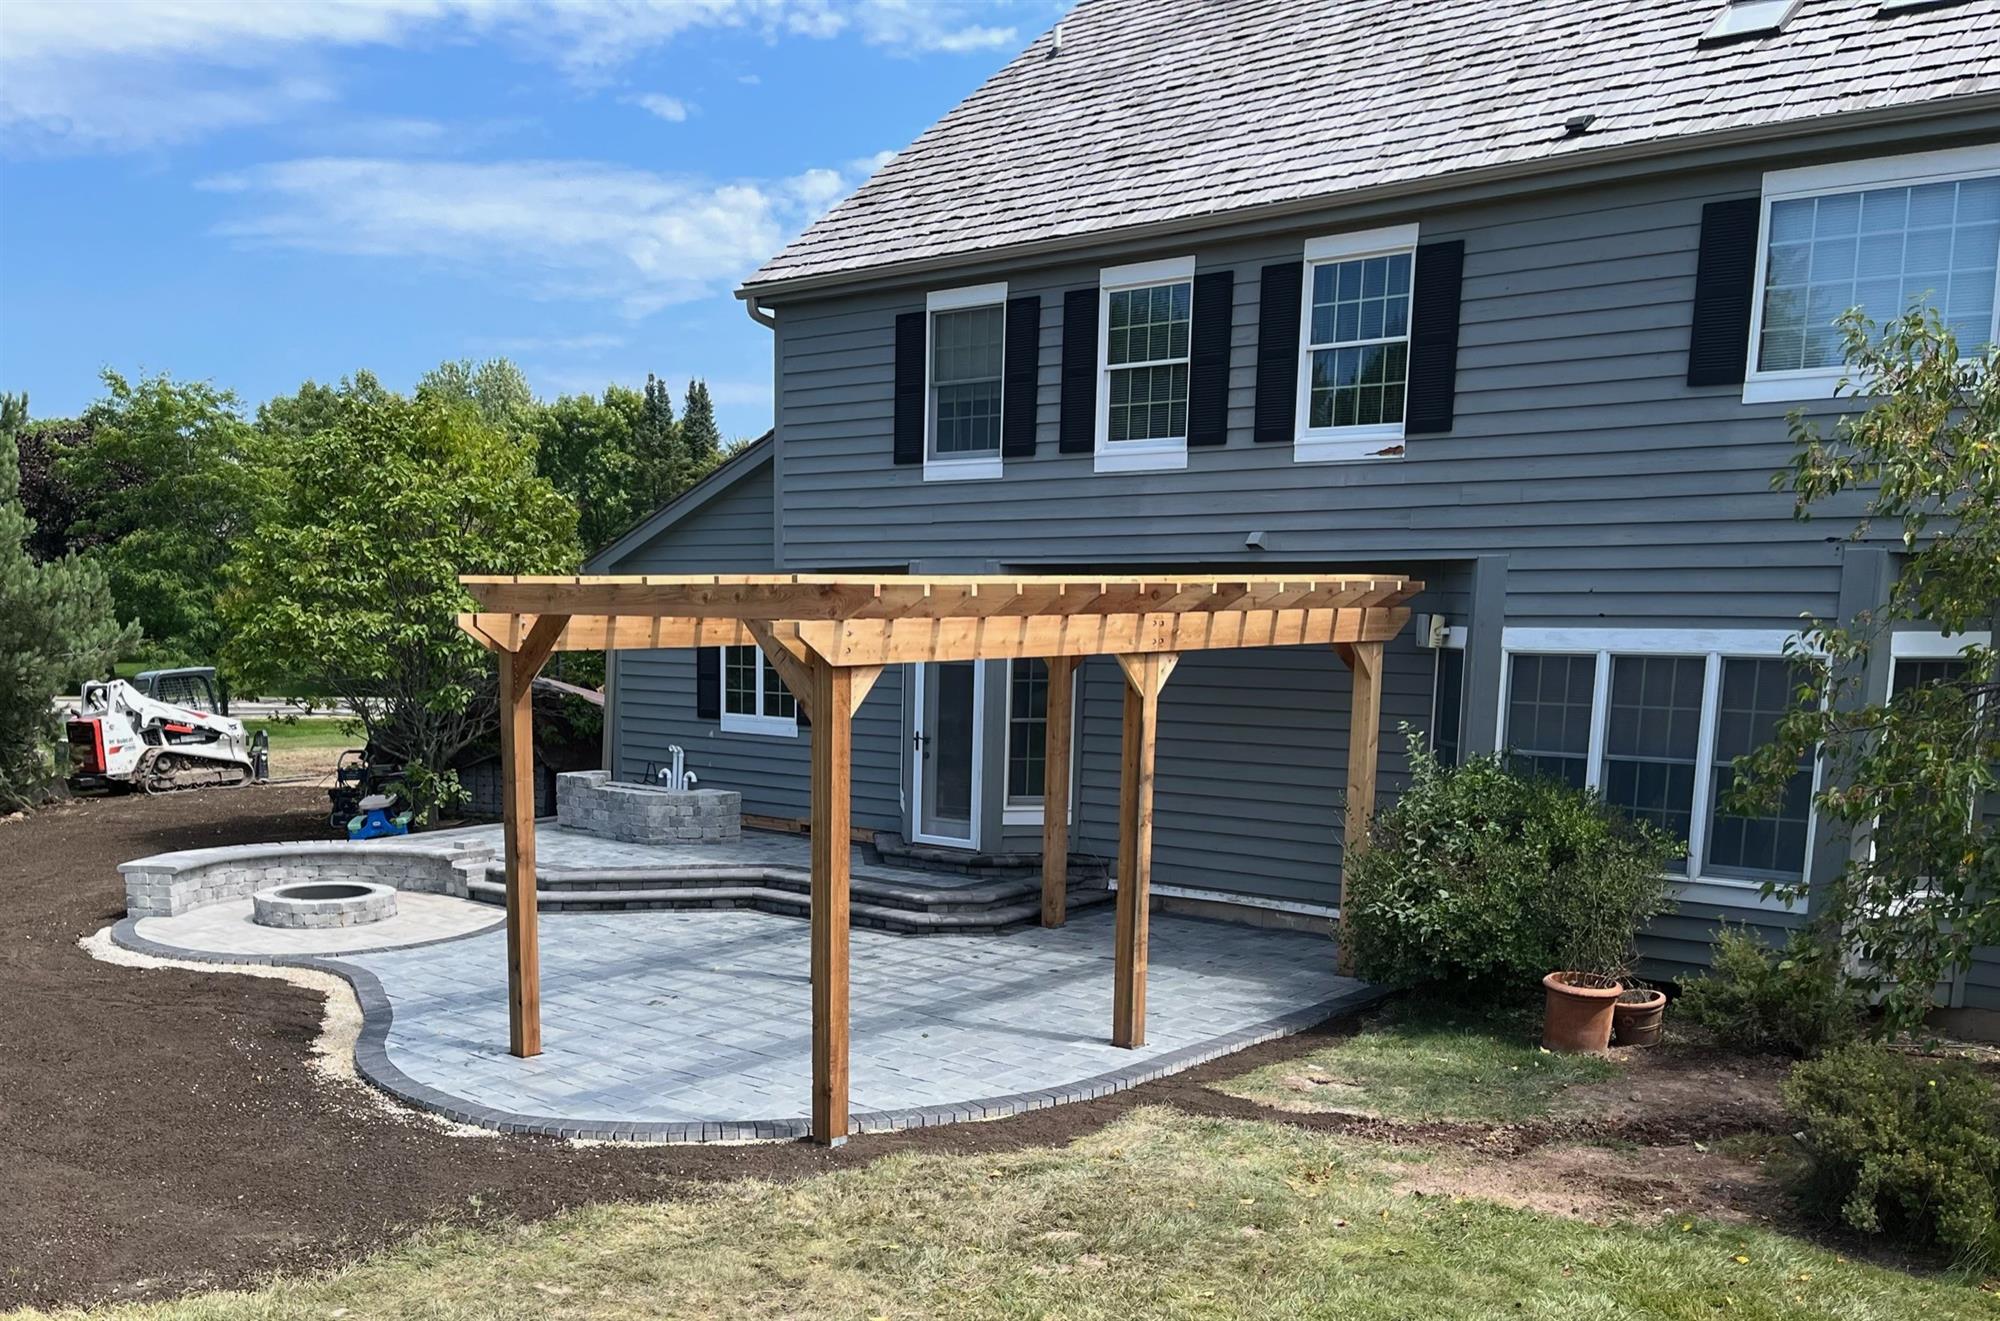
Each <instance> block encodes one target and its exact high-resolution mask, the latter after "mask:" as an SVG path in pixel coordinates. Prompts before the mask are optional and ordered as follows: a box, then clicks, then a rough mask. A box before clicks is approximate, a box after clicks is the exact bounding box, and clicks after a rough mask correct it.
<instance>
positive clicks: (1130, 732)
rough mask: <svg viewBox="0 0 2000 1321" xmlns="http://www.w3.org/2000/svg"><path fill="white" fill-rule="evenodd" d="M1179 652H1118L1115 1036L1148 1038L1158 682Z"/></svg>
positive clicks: (1130, 1043)
mask: <svg viewBox="0 0 2000 1321" xmlns="http://www.w3.org/2000/svg"><path fill="white" fill-rule="evenodd" d="M1179 662H1180V657H1178V656H1173V655H1161V654H1159V653H1149V654H1147V655H1143V656H1120V657H1119V658H1118V665H1119V668H1121V669H1123V670H1124V671H1125V722H1124V731H1123V753H1122V755H1121V756H1120V757H1119V773H1118V920H1117V934H1116V937H1115V940H1116V944H1115V949H1114V953H1113V959H1112V984H1111V1044H1112V1045H1114V1046H1126V1047H1136V1046H1143V1045H1145V1044H1146V939H1147V917H1148V908H1149V906H1150V904H1151V899H1152V893H1151V892H1152V883H1153V751H1154V742H1155V733H1156V731H1157V729H1158V726H1159V722H1160V690H1161V689H1162V688H1164V687H1165V686H1166V683H1167V678H1168V676H1169V675H1171V674H1172V673H1173V672H1174V666H1175V665H1177V664H1179Z"/></svg>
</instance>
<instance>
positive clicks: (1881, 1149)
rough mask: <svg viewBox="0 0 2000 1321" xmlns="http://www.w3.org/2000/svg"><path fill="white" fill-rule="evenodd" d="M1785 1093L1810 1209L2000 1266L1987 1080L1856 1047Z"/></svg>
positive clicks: (1999, 1161)
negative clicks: (1806, 1171) (1804, 1166)
mask: <svg viewBox="0 0 2000 1321" xmlns="http://www.w3.org/2000/svg"><path fill="white" fill-rule="evenodd" d="M1784 1097H1785V1108H1786V1109H1787V1110H1788V1111H1789V1112H1790V1114H1791V1116H1792V1118H1793V1120H1794V1122H1796V1123H1797V1124H1798V1125H1799V1129H1800V1132H1801V1133H1802V1135H1803V1137H1804V1139H1805V1145H1806V1154H1807V1157H1808V1159H1809V1160H1810V1161H1811V1174H1810V1175H1809V1177H1808V1179H1807V1182H1806V1184H1805V1185H1804V1187H1803V1189H1802V1193H1803V1201H1804V1205H1805V1207H1806V1209H1807V1210H1809V1211H1812V1212H1814V1213H1816V1214H1820V1215H1826V1216H1834V1215H1837V1216H1838V1218H1839V1219H1840V1220H1841V1221H1842V1222H1844V1223H1845V1224H1847V1225H1848V1226H1849V1227H1850V1228H1853V1229H1857V1230H1860V1231H1861V1232H1863V1233H1868V1234H1892V1235H1896V1236H1899V1237H1902V1238H1905V1239H1908V1240H1910V1241H1912V1242H1916V1243H1923V1244H1930V1245H1935V1246H1937V1247H1941V1248H1944V1249H1946V1250H1947V1251H1949V1252H1951V1253H1953V1254H1954V1255H1955V1256H1957V1257H1958V1258H1959V1259H1960V1260H1961V1262H1963V1263H1964V1264H1966V1265H1968V1266H1972V1267H1974V1268H1977V1269H1982V1270H1983V1269H1990V1268H1991V1267H1992V1266H1994V1265H1995V1264H1997V1263H2000V1125H1996V1115H1995V1112H1994V1108H1993V1089H1992V1087H1991V1086H1990V1085H1989V1084H1988V1083H1987V1082H1986V1080H1985V1079H1983V1078H1981V1077H1980V1076H1979V1074H1978V1073H1976V1072H1975V1071H1974V1070H1972V1069H1971V1068H1969V1067H1967V1066H1966V1065H1963V1064H1955V1063H1951V1062H1949V1061H1945V1060H1933V1059H1924V1058H1921V1057H1913V1056H1908V1055H1901V1054H1898V1053H1897V1052H1895V1051H1892V1050H1889V1049H1888V1048H1886V1047H1883V1046H1875V1045H1853V1046H1845V1047H1842V1048H1841V1049H1839V1050H1837V1051H1834V1052H1832V1053H1830V1054H1828V1055H1825V1056H1822V1057H1821V1058H1819V1059H1817V1060H1808V1061H1807V1062H1805V1063H1803V1064H1800V1065H1799V1066H1798V1067H1797V1068H1795V1069H1793V1070H1792V1076H1791V1077H1789V1078H1787V1079H1786V1080H1785V1085H1784Z"/></svg>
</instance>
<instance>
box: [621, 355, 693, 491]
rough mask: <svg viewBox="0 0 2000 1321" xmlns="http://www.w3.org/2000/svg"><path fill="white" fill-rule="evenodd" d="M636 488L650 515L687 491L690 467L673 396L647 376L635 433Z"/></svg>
mask: <svg viewBox="0 0 2000 1321" xmlns="http://www.w3.org/2000/svg"><path fill="white" fill-rule="evenodd" d="M632 458H633V462H634V465H635V468H636V472H635V474H634V476H635V480H634V483H633V485H634V486H635V488H636V489H637V491H638V492H639V493H640V494H641V495H643V497H644V499H643V500H642V501H641V508H642V509H644V510H645V511H646V512H648V513H650V512H652V511H653V510H655V509H658V508H659V507H660V506H661V505H663V504H665V503H666V502H667V501H669V500H671V499H673V498H674V497H675V496H676V495H678V494H680V492H681V490H682V489H683V488H684V487H686V485H687V482H688V478H687V464H686V462H685V459H684V457H683V453H682V449H681V430H680V428H679V427H678V426H676V425H675V424H674V397H673V392H672V391H670V390H668V389H667V383H666V382H665V381H662V380H660V379H659V378H658V377H656V376H654V375H653V374H652V373H651V372H647V373H646V392H645V395H644V397H643V401H642V406H641V407H640V409H639V421H638V424H637V425H636V426H635V427H633V429H632Z"/></svg>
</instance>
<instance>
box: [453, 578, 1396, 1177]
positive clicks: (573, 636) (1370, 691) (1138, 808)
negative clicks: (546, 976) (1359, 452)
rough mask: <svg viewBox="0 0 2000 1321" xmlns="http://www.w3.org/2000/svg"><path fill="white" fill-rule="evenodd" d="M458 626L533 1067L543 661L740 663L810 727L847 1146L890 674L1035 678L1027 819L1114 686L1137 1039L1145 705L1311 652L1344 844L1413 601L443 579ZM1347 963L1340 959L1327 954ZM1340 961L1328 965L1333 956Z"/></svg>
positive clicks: (826, 998)
mask: <svg viewBox="0 0 2000 1321" xmlns="http://www.w3.org/2000/svg"><path fill="white" fill-rule="evenodd" d="M460 582H461V583H463V584H464V586H465V589H466V591H467V592H469V593H470V594H471V595H472V597H473V599H474V600H475V601H476V602H477V603H478V605H479V607H480V608H479V611H478V612H476V613H468V614H464V615H461V616H459V626H460V628H462V629H463V630H464V631H465V632H466V633H467V634H469V635H470V636H471V637H473V638H475V639H477V640H478V641H479V642H480V643H481V645H483V646H485V647H487V648H488V649H490V650H492V651H495V652H497V653H499V656H500V679H501V684H500V707H501V722H500V730H501V770H502V776H503V820H504V837H505V849H506V878H507V953H508V988H509V994H508V1008H509V1022H510V1025H511V1033H510V1043H509V1044H510V1048H511V1050H512V1051H513V1053H514V1054H515V1055H518V1056H528V1055H534V1054H538V1053H539V1052H540V1050H541V1024H540V969H539V963H538V957H537V944H536V909H535V820H534V787H533V765H532V752H531V749H532V746H533V739H532V737H531V716H530V701H531V696H530V694H531V691H532V683H533V680H534V677H535V674H536V673H537V672H538V671H539V670H540V668H541V666H542V665H543V663H544V662H545V661H546V660H547V659H548V657H549V655H550V654H551V653H552V652H555V651H596V650H605V651H617V650H633V649H671V648H685V647H716V646H756V647H758V648H759V649H760V650H762V652H763V653H764V655H766V656H768V657H769V658H770V660H771V664H772V668H774V669H775V670H777V672H778V675H779V677H780V678H782V679H783V680H784V682H785V686H786V687H787V688H788V689H789V690H790V691H791V693H792V696H793V697H794V698H795V699H796V700H797V701H798V703H799V705H800V706H801V707H803V708H804V709H805V711H806V713H807V714H808V715H809V716H810V717H811V720H812V734H811V755H812V891H811V921H812V940H811V945H812V986H813V1023H812V1036H813V1050H812V1067H813V1099H812V1132H813V1136H814V1138H815V1139H817V1140H819V1141H821V1142H829V1143H831V1142H840V1141H843V1140H845V1138H846V1134H847V1129H848V1111H847V1076H848V1012H847V986H848V870H849V856H848V839H849V812H850V798H851V795H852V789H853V785H852V729H853V720H854V713H855V712H856V711H857V710H858V709H859V708H860V706H861V703H862V701H863V700H865V699H866V697H867V695H868V692H869V690H870V689H871V688H872V687H873V686H874V683H875V681H876V679H878V678H879V677H880V676H881V673H882V670H883V668H884V667H885V666H889V665H907V664H922V663H927V662H933V661H981V660H1018V659H1025V658H1030V657H1040V658H1043V659H1046V660H1047V661H1048V663H1049V688H1048V696H1049V718H1048V720H1047V724H1046V728H1047V732H1046V738H1047V747H1046V749H1045V753H1046V756H1045V765H1046V768H1047V769H1046V772H1045V773H1046V775H1047V781H1046V783H1045V786H1044V789H1045V798H1046V800H1047V801H1049V802H1053V803H1058V804H1066V803H1067V802H1068V800H1069V796H1070V795H1069V784H1068V779H1069V770H1070V751H1069V750H1070V744H1071V741H1072V738H1073V730H1072V728H1071V723H1072V722H1071V718H1070V710H1071V707H1070V694H1071V693H1072V692H1073V691H1074V684H1075V674H1076V666H1077V664H1078V662H1079V661H1081V660H1082V659H1083V658H1084V657H1086V656H1105V655H1108V656H1115V657H1117V658H1118V662H1119V665H1120V667H1121V668H1122V669H1123V671H1124V675H1125V717H1124V720H1125V723H1124V738H1123V753H1122V756H1121V758H1120V765H1121V782H1120V793H1119V828H1118V905H1117V937H1116V940H1117V947H1116V951H1115V953H1116V958H1115V964H1114V969H1115V970H1114V974H1113V975H1114V978H1115V981H1114V986H1113V1009H1112V1026H1111V1038H1112V1040H1113V1042H1115V1043H1116V1044H1118V1045H1121V1046H1140V1045H1143V1044H1144V1043H1145V1039H1146V945H1147V912H1148V900H1149V892H1150V883H1151V872H1152V834H1153V775H1154V744H1155V736H1156V731H1157V728H1158V724H1159V701H1160V694H1161V691H1162V690H1163V689H1164V688H1165V686H1166V683H1167V680H1168V678H1169V677H1170V676H1171V675H1172V674H1173V671H1174V667H1175V665H1176V664H1178V662H1179V659H1180V657H1181V656H1182V655H1183V654H1185V653H1188V652H1194V651H1210V650H1220V649H1234V648H1245V647H1280V646H1314V645H1317V646H1325V647H1327V648H1329V649H1331V650H1333V651H1335V652H1336V654H1338V655H1339V656H1340V658H1341V660H1342V661H1344V662H1345V663H1346V664H1347V666H1348V668H1349V669H1350V670H1351V671H1352V673H1353V677H1354V683H1353V720H1352V722H1351V728H1350V735H1349V747H1348V758H1347V791H1348V802H1349V808H1348V813H1347V831H1346V841H1347V847H1348V849H1349V850H1353V849H1356V848H1359V847H1360V846H1361V844H1362V843H1363V841H1364V840H1365V838H1366V832H1367V826H1368V821H1369V819H1370V817H1371V815H1372V813H1373V810H1374V801H1375V767H1376V760H1377V756H1378V751H1379V749H1378V743H1379V736H1380V729H1379V725H1380V718H1381V698H1382V688H1381V685H1382V649H1383V644H1384V643H1386V642H1387V641H1388V640H1389V639H1391V638H1393V637H1394V636H1396V634H1397V633H1399V632H1401V631H1402V629H1403V628H1404V626H1405V625H1406V624H1407V623H1408V622H1409V616H1410V612H1409V609H1408V606H1407V605H1406V604H1405V603H1406V602H1407V601H1408V600H1409V599H1410V598H1411V597H1412V596H1414V595H1415V594H1416V593H1417V592H1418V591H1421V590H1422V588H1423V584H1422V583H1419V582H1415V581H1412V580H1410V579H1407V578H1402V577H1397V576H1392V575H1380V574H1338V573H1336V574H1328V575H1316V576H1311V577H1292V576H1288V577H1284V578H1275V577H1273V578H1206V577H1202V578H1195V577H1181V576H1157V577H1155V576H1140V577H1132V576H1119V575H1082V574H1079V575H1061V576H1047V575H1035V576H1019V575H964V574H947V575H922V576H918V575H837V574H711V575H703V576H696V577H656V576H642V577H624V576H595V577H570V578H561V577H535V578H526V577H488V576H468V577H464V578H461V579H460ZM1069 825H1070V823H1069V814H1068V813H1067V812H1066V811H1063V810H1055V811H1046V812H1044V813H1043V825H1042V860H1043V866H1042V921H1043V924H1044V925H1046V926H1059V925H1061V924H1062V922H1063V920H1064V918H1065V915H1066V914H1065V907H1066V902H1067V900H1066V893H1067V892H1066V886H1067V881H1068V859H1069ZM1344 949H1345V942H1344V941H1343V951H1344ZM1343 957H1345V955H1344V952H1343Z"/></svg>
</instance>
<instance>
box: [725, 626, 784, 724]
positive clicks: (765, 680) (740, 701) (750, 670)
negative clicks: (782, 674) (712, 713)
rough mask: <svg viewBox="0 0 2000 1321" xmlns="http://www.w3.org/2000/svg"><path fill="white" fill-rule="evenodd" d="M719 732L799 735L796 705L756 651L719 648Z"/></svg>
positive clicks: (771, 668)
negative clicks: (720, 652) (720, 712)
mask: <svg viewBox="0 0 2000 1321" xmlns="http://www.w3.org/2000/svg"><path fill="white" fill-rule="evenodd" d="M722 728H723V730H724V732H726V733H732V734H774V735H777V736H778V737H780V738H793V737H796V736H797V735H798V732H799V707H798V703H797V702H796V701H794V700H793V699H792V694H791V692H790V691H789V690H788V689H786V687H785V681H784V680H783V679H780V678H779V677H778V671H777V669H776V668H775V667H773V666H772V664H771V660H770V658H769V657H768V656H766V655H765V654H764V653H763V652H762V651H761V650H759V649H758V648H756V647H724V648H722Z"/></svg>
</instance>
